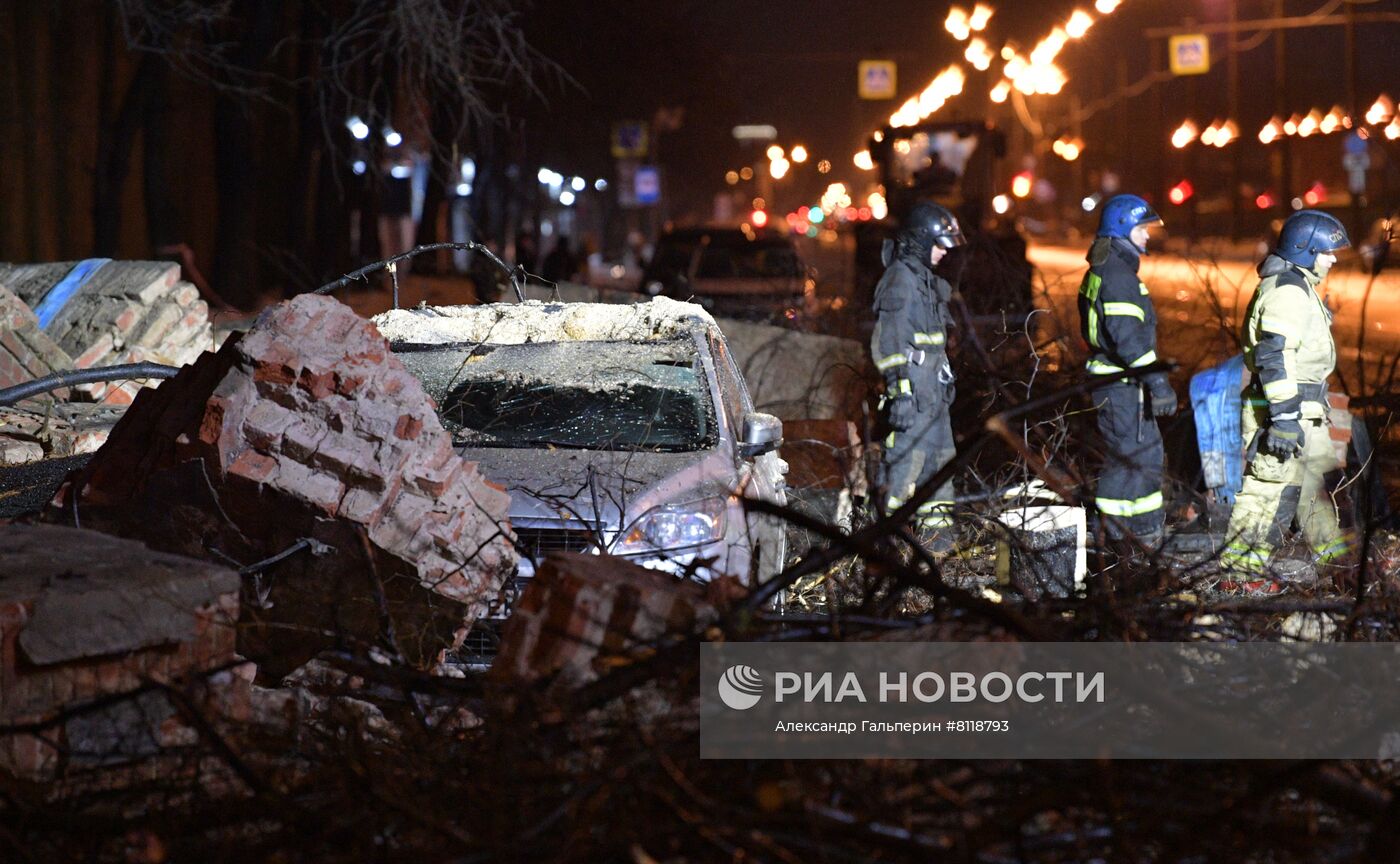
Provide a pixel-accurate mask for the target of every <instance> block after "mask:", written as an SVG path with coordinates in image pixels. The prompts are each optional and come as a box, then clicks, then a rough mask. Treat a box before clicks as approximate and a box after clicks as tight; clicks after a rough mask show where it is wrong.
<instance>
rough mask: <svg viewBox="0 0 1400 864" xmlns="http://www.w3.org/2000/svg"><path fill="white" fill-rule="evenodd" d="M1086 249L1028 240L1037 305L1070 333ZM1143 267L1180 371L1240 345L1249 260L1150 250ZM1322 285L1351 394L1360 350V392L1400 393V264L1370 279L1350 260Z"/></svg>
mask: <svg viewBox="0 0 1400 864" xmlns="http://www.w3.org/2000/svg"><path fill="white" fill-rule="evenodd" d="M1084 253H1085V250H1083V249H1070V248H1066V247H1062V246H1041V245H1033V246H1032V247H1031V249H1030V259H1031V262H1032V263H1033V264H1034V265H1035V267H1036V269H1037V278H1036V290H1037V293H1038V294H1040V295H1041V296H1040V299H1039V300H1038V305H1040V306H1042V307H1044V308H1045V309H1047V310H1048V312H1049V314H1050V317H1051V318H1052V319H1053V323H1051V324H1050V327H1051V329H1052V331H1053V332H1055V333H1057V334H1058V335H1062V336H1063V335H1068V336H1069V337H1071V338H1072V339H1074V340H1075V341H1077V340H1078V336H1077V333H1078V310H1077V307H1076V304H1075V297H1076V294H1077V291H1078V288H1079V281H1080V279H1081V277H1082V276H1083V274H1084V270H1085V268H1086V267H1087V264H1086V263H1085V261H1084ZM1343 254H1344V255H1345V254H1349V253H1343ZM1348 265H1349V266H1348ZM1140 275H1141V276H1142V280H1143V282H1144V283H1146V285H1147V287H1148V289H1149V291H1151V294H1152V302H1153V303H1154V304H1155V306H1156V308H1157V316H1158V319H1159V322H1160V323H1159V333H1158V342H1159V345H1158V354H1159V355H1160V356H1162V357H1164V358H1167V359H1172V360H1175V361H1176V362H1178V363H1180V364H1181V366H1182V368H1183V370H1184V371H1187V372H1191V371H1195V370H1197V369H1203V368H1206V367H1209V366H1212V365H1214V364H1215V363H1218V362H1220V361H1222V360H1224V359H1226V358H1228V357H1229V356H1231V355H1232V354H1235V353H1237V352H1238V350H1239V347H1238V340H1237V335H1236V334H1237V333H1238V330H1239V324H1240V319H1241V318H1242V317H1243V316H1244V312H1245V309H1246V307H1247V306H1248V304H1249V298H1250V295H1251V294H1252V293H1253V291H1254V287H1255V286H1256V285H1257V284H1258V276H1257V275H1256V274H1255V272H1254V264H1253V263H1251V262H1247V261H1237V260H1220V259H1214V260H1213V259H1210V258H1206V257H1201V258H1192V257H1183V256H1181V255H1176V254H1162V255H1149V256H1147V257H1146V258H1144V259H1143V264H1142V269H1141V271H1140ZM1368 285H1370V298H1369V301H1367V300H1366V292H1367V288H1368ZM1323 287H1324V289H1325V291H1326V295H1325V296H1326V300H1327V303H1328V305H1329V306H1330V307H1331V308H1332V310H1333V312H1334V313H1335V314H1336V319H1335V321H1334V323H1333V327H1332V331H1333V334H1334V337H1335V339H1336V341H1337V355H1338V367H1339V373H1340V374H1341V376H1342V377H1343V378H1344V380H1345V382H1346V384H1347V389H1348V390H1349V391H1350V392H1352V393H1353V394H1355V393H1356V392H1357V391H1358V386H1357V384H1358V377H1357V362H1356V361H1357V358H1358V356H1364V357H1365V358H1366V366H1367V370H1366V374H1367V378H1366V386H1365V392H1366V393H1376V392H1378V390H1379V391H1380V392H1390V391H1393V392H1395V393H1397V394H1400V386H1397V385H1395V384H1394V383H1393V382H1391V381H1390V379H1391V376H1392V375H1393V374H1394V372H1393V370H1392V364H1393V363H1395V362H1396V359H1397V358H1400V269H1395V268H1392V269H1390V270H1387V271H1386V272H1384V273H1382V274H1381V275H1380V276H1379V277H1378V278H1377V279H1375V281H1374V284H1373V285H1372V284H1371V280H1370V278H1369V277H1368V276H1367V275H1366V274H1364V273H1362V272H1361V271H1360V269H1358V267H1357V266H1356V262H1355V261H1352V262H1347V264H1344V265H1343V266H1341V267H1339V268H1338V269H1337V270H1335V271H1334V272H1333V273H1332V274H1331V275H1330V276H1328V278H1327V281H1326V282H1324V283H1323ZM1363 303H1364V304H1365V312H1364V315H1363ZM1363 323H1364V333H1365V341H1364V343H1363V342H1362V339H1361V336H1362V333H1363ZM1378 372H1379V373H1380V374H1379V378H1378ZM1378 380H1379V381H1380V382H1381V384H1380V386H1379V387H1378V385H1377V381H1378ZM1338 383H1339V382H1338ZM1387 385H1388V386H1387Z"/></svg>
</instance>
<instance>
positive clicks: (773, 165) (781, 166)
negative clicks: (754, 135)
mask: <svg viewBox="0 0 1400 864" xmlns="http://www.w3.org/2000/svg"><path fill="white" fill-rule="evenodd" d="M791 167H792V163H791V162H789V161H788V160H786V159H774V160H773V161H772V162H769V163H768V174H769V176H771V177H772V178H773V179H774V180H781V179H783V178H784V177H786V176H787V173H788V169H789V168H791Z"/></svg>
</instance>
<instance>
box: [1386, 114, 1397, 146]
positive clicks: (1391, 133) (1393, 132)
mask: <svg viewBox="0 0 1400 864" xmlns="http://www.w3.org/2000/svg"><path fill="white" fill-rule="evenodd" d="M1385 137H1386V140H1388V141H1394V140H1395V139H1396V138H1400V117H1396V118H1393V119H1392V120H1391V121H1390V123H1389V125H1387V126H1386V127H1385Z"/></svg>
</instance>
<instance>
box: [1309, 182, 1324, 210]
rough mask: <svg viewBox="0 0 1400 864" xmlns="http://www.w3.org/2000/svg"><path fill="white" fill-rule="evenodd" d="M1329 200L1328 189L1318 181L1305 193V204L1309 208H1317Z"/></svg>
mask: <svg viewBox="0 0 1400 864" xmlns="http://www.w3.org/2000/svg"><path fill="white" fill-rule="evenodd" d="M1326 200H1327V187H1326V186H1323V185H1322V181H1320V180H1319V181H1318V182H1316V183H1314V184H1312V185H1311V186H1309V187H1308V191H1306V192H1304V193H1303V203H1304V204H1306V205H1308V206H1309V207H1316V206H1317V205H1319V204H1321V203H1322V202H1323V201H1326Z"/></svg>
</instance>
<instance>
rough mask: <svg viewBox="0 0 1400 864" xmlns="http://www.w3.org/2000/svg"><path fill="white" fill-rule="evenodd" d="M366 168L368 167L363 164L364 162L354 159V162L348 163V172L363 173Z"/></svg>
mask: <svg viewBox="0 0 1400 864" xmlns="http://www.w3.org/2000/svg"><path fill="white" fill-rule="evenodd" d="M368 167H369V166H368V165H366V164H365V160H363V159H356V160H355V161H354V162H352V163H350V170H351V171H354V172H355V173H356V174H363V173H365V170H366V169H367V168H368Z"/></svg>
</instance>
